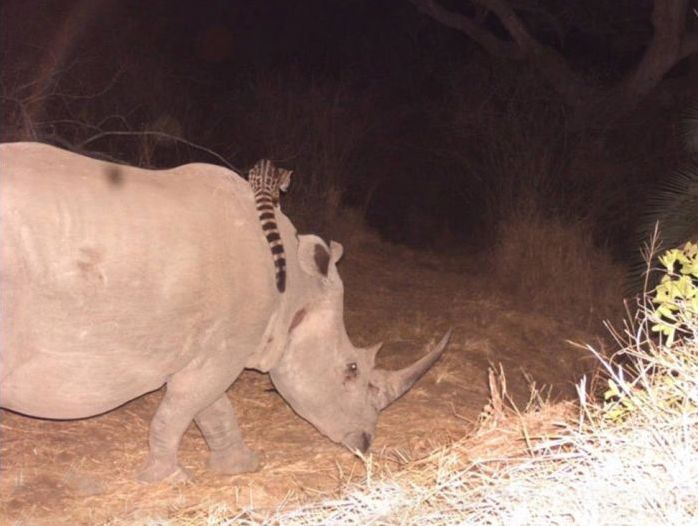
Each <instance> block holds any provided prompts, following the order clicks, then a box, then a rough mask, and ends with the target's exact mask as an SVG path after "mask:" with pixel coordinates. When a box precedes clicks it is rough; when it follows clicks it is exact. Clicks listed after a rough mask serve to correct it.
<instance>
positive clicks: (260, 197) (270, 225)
mask: <svg viewBox="0 0 698 526" xmlns="http://www.w3.org/2000/svg"><path fill="white" fill-rule="evenodd" d="M255 201H256V204H257V212H258V213H259V222H260V223H261V224H262V230H263V231H264V236H265V237H266V238H267V243H269V248H270V249H271V257H272V259H273V260H274V270H275V272H276V288H277V290H278V291H279V292H284V291H285V290H286V253H285V251H284V245H283V243H282V242H281V235H280V234H279V227H278V226H277V224H276V215H275V214H274V203H273V200H272V196H271V195H270V194H269V193H268V192H264V191H261V192H258V193H257V194H256V195H255Z"/></svg>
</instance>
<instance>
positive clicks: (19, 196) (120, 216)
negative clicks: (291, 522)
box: [0, 143, 448, 481]
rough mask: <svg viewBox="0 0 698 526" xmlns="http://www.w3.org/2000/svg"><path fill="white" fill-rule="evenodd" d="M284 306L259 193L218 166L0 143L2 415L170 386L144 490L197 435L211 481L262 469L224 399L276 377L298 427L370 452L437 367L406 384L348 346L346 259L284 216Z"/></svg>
mask: <svg viewBox="0 0 698 526" xmlns="http://www.w3.org/2000/svg"><path fill="white" fill-rule="evenodd" d="M277 219H278V227H279V231H280V232H281V236H282V239H283V242H284V245H285V246H286V253H287V277H288V288H287V290H286V292H285V293H284V294H279V293H278V291H277V289H276V286H275V283H274V268H273V263H272V261H271V259H270V257H269V249H268V246H267V244H266V240H265V237H264V234H263V231H262V229H261V227H260V225H259V223H258V218H257V212H256V210H255V206H254V198H253V194H252V191H251V189H250V188H249V185H248V184H247V183H246V181H245V180H244V179H242V178H240V177H239V176H238V175H237V174H235V172H233V171H231V170H228V169H226V168H222V167H219V166H214V165H209V164H188V165H184V166H180V167H178V168H174V169H169V170H158V171H152V170H144V169H139V168H134V167H130V166H123V165H119V164H113V163H108V162H104V161H100V160H96V159H92V158H89V157H85V156H81V155H78V154H75V153H71V152H68V151H65V150H61V149H58V148H56V147H53V146H49V145H46V144H39V143H8V144H3V145H0V407H3V408H6V409H9V410H12V411H15V412H18V413H22V414H25V415H30V416H34V417H39V418H51V419H78V418H85V417H90V416H93V415H99V414H100V413H104V412H106V411H109V410H111V409H113V408H115V407H118V406H120V405H122V404H124V403H126V402H128V401H129V400H132V399H134V398H136V397H138V396H140V395H143V394H144V393H148V392H150V391H153V390H156V389H159V388H160V387H162V386H163V385H165V384H166V392H165V395H164V398H163V399H162V402H161V403H160V405H159V407H158V409H157V411H156V413H155V415H154V417H153V419H152V422H151V425H150V434H149V454H148V457H147V461H146V464H145V467H144V468H143V470H142V472H141V473H140V478H141V479H142V480H145V481H157V480H161V479H164V478H170V477H176V478H180V477H182V478H184V477H186V473H185V472H184V470H183V469H182V468H181V467H180V466H179V464H178V462H177V450H178V447H179V443H180V440H181V438H182V435H183V433H184V431H185V430H186V429H187V427H188V426H189V425H190V423H191V422H192V420H193V421H195V422H196V424H197V425H198V427H199V429H200V430H201V432H202V434H203V436H204V438H205V439H206V442H207V445H208V446H209V449H210V457H209V467H210V468H211V469H213V470H215V471H217V472H221V473H226V474H236V473H243V472H247V471H254V470H256V469H257V468H258V467H259V461H258V457H257V455H256V454H255V453H253V452H252V451H251V450H250V449H249V448H248V447H247V446H246V445H245V443H244V442H243V439H242V437H241V434H240V429H239V428H238V424H237V422H236V418H235V414H234V412H233V408H232V406H231V404H230V402H229V399H228V397H227V395H226V390H227V389H228V387H229V386H230V385H231V384H232V383H233V382H234V381H235V379H236V378H237V377H238V375H239V374H240V373H241V372H242V370H243V369H245V368H252V369H257V370H259V371H262V372H268V373H269V375H270V377H271V380H272V382H273V385H274V387H275V388H276V390H277V391H278V392H279V393H280V394H281V396H282V397H283V398H284V399H285V400H286V401H287V402H288V403H289V404H290V406H291V407H292V408H293V409H294V410H295V411H296V413H298V414H299V415H300V416H301V417H303V418H304V419H306V420H307V421H309V422H310V423H311V424H313V425H314V426H315V427H316V428H317V429H318V430H319V431H320V432H321V433H323V434H324V435H326V436H327V437H328V438H330V439H331V440H332V441H334V442H337V443H341V444H343V445H345V446H346V447H348V448H349V449H350V450H352V451H354V452H356V451H360V452H365V451H366V450H367V449H368V448H369V445H370V443H371V440H372V437H373V435H374V431H375V427H376V420H377V417H378V413H379V411H380V410H381V409H383V408H385V407H386V406H387V405H388V404H390V403H391V402H392V401H394V400H395V399H397V398H398V397H400V396H401V395H402V394H403V393H405V391H407V390H408V389H409V388H410V387H411V386H412V385H413V384H414V383H415V382H416V381H417V379H418V378H419V377H420V376H421V375H422V374H423V373H424V372H425V371H426V370H427V369H429V367H431V365H432V364H433V363H434V362H435V361H436V360H437V359H438V358H439V356H440V355H441V354H442V352H443V350H444V348H445V346H446V343H447V340H448V334H446V336H444V338H443V339H442V340H441V341H440V342H439V343H438V344H437V345H436V346H434V347H433V348H432V349H430V350H429V351H428V353H427V354H426V355H425V356H423V357H422V358H421V359H419V360H417V361H416V362H415V363H413V364H411V365H410V366H408V367H406V368H404V369H400V370H397V371H388V370H383V369H379V368H376V367H375V365H374V360H375V356H376V352H377V351H378V348H379V345H375V346H372V347H369V348H358V347H355V346H354V345H352V343H351V341H350V340H349V337H348V336H347V333H346V329H345V326H344V319H343V301H344V298H343V285H342V281H341V279H340V277H339V274H338V273H337V267H336V264H337V261H338V260H339V259H340V257H341V256H342V246H341V245H340V244H339V243H336V242H331V243H330V244H329V246H328V245H327V244H326V243H325V242H324V241H323V240H322V239H321V238H319V237H317V236H314V235H298V234H297V233H296V230H295V228H294V226H293V225H292V223H291V222H290V221H289V220H288V218H287V217H286V216H285V215H284V214H282V213H279V214H278V218H277Z"/></svg>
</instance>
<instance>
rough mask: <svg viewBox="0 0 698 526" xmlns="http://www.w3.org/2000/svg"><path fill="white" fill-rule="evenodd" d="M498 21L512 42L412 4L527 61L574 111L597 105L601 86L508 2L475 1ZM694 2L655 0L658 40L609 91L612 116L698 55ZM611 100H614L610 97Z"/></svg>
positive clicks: (428, 4) (427, 3)
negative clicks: (691, 18) (689, 29)
mask: <svg viewBox="0 0 698 526" xmlns="http://www.w3.org/2000/svg"><path fill="white" fill-rule="evenodd" d="M472 1H473V2H474V3H476V4H478V5H480V6H482V7H484V8H485V9H487V10H489V11H490V12H492V13H493V14H495V15H496V16H497V18H499V20H500V22H501V23H502V25H503V26H504V28H505V29H506V30H507V32H508V33H509V35H510V36H511V38H512V41H511V42H510V41H508V40H504V39H501V38H499V37H497V36H495V35H494V34H493V33H492V32H490V31H488V30H487V29H485V28H483V27H482V26H481V25H479V24H478V23H477V22H476V21H475V20H474V19H471V18H468V17H467V16H465V15H463V14H461V13H457V12H454V11H449V10H448V9H445V8H443V7H442V6H441V5H439V4H438V2H437V1H436V0H410V2H412V4H413V5H415V6H416V7H417V9H418V10H419V11H421V12H422V13H424V14H426V15H428V16H430V17H431V18H433V19H434V20H436V21H438V22H440V23H441V24H443V25H445V26H447V27H450V28H452V29H455V30H457V31H460V32H461V33H464V34H466V35H468V36H469V37H470V38H472V39H473V40H474V41H475V42H477V43H478V44H480V45H481V46H482V47H483V48H484V49H486V50H487V51H488V52H489V53H491V54H492V55H495V56H498V57H503V58H509V59H513V60H526V61H528V62H529V63H531V65H533V66H534V67H535V68H536V69H537V70H538V71H539V72H540V73H541V74H542V75H543V76H544V77H545V78H546V80H547V81H548V82H549V83H550V84H551V85H552V87H553V88H554V89H555V90H556V91H557V92H558V93H559V94H560V95H561V96H562V98H563V100H564V101H565V102H566V103H567V104H568V105H569V106H571V107H574V108H577V109H580V108H584V107H587V106H588V105H589V104H594V101H595V100H596V99H598V98H599V97H598V95H599V94H600V92H601V91H602V90H601V86H600V85H598V84H597V83H596V82H594V81H592V80H591V78H589V79H587V78H585V77H584V76H582V75H580V74H578V73H577V72H575V71H573V70H572V68H571V67H570V65H569V63H568V61H567V60H566V59H565V57H564V56H563V55H562V54H561V53H559V52H558V51H557V50H556V49H555V48H553V47H551V46H546V45H543V44H541V43H540V42H539V41H538V40H537V39H536V38H535V37H534V36H533V35H532V34H531V32H530V31H529V29H528V28H527V27H526V25H525V24H524V22H523V20H522V19H521V17H520V16H519V15H518V14H517V13H516V11H515V9H514V8H513V7H512V5H511V3H510V2H509V1H508V0H472ZM688 3H689V0H654V9H653V12H652V25H653V27H654V35H653V37H652V39H651V40H650V42H649V44H648V45H647V48H646V50H645V53H644V55H643V56H642V59H641V60H640V61H639V63H638V64H637V66H636V67H635V68H634V69H633V70H632V71H631V72H630V73H628V75H626V77H625V78H624V79H623V80H622V81H621V82H619V83H618V84H616V85H615V86H611V87H610V88H609V87H606V88H605V91H606V92H607V95H606V96H605V97H602V98H604V99H606V102H607V106H608V108H606V109H607V110H608V111H611V110H613V111H612V112H615V113H617V114H620V113H622V112H623V111H626V110H628V109H630V108H632V107H634V106H635V105H636V104H637V103H638V102H639V101H640V100H641V99H642V98H644V97H645V96H646V95H647V94H648V93H649V92H650V91H651V90H652V89H654V88H655V87H656V85H657V84H658V83H659V82H660V81H661V80H662V78H663V76H664V75H665V74H666V73H667V71H669V69H671V68H672V67H673V66H674V65H675V64H676V63H677V62H679V61H680V60H682V59H684V58H686V57H687V56H689V55H691V54H693V53H697V52H698V34H695V33H686V14H687V12H688ZM609 95H610V96H609Z"/></svg>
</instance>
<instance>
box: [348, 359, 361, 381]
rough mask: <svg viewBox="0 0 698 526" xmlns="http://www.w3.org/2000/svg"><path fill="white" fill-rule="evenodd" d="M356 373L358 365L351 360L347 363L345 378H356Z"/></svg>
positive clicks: (357, 372)
mask: <svg viewBox="0 0 698 526" xmlns="http://www.w3.org/2000/svg"><path fill="white" fill-rule="evenodd" d="M358 374H359V366H358V365H356V362H352V363H350V364H348V365H347V378H356V376H357V375H358Z"/></svg>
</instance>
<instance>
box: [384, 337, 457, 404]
mask: <svg viewBox="0 0 698 526" xmlns="http://www.w3.org/2000/svg"><path fill="white" fill-rule="evenodd" d="M450 337H451V330H450V329H449V330H448V332H447V333H446V334H445V335H444V337H443V338H441V341H440V342H439V343H438V344H437V345H436V347H434V348H433V349H431V350H430V351H429V353H428V354H427V355H426V356H423V357H422V358H420V359H419V360H417V361H416V362H415V363H413V364H412V365H410V366H409V367H405V368H404V369H400V370H398V371H386V370H384V369H375V370H374V371H373V373H372V375H371V384H373V386H374V387H375V388H377V391H375V392H374V393H375V394H374V395H373V396H374V400H373V401H374V404H375V406H376V407H377V408H378V409H379V410H382V409H384V408H385V407H387V406H389V405H390V404H391V403H392V402H394V401H395V400H397V399H398V398H400V397H401V396H402V395H403V394H405V393H406V392H407V390H408V389H409V388H410V387H412V386H413V385H414V383H415V382H416V381H417V380H419V378H420V377H421V376H422V375H423V374H424V373H425V372H427V370H428V369H429V368H430V367H431V366H432V365H434V362H436V360H438V359H439V357H440V356H441V354H442V353H443V352H444V349H445V348H446V344H447V343H448V339H449V338H450Z"/></svg>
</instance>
